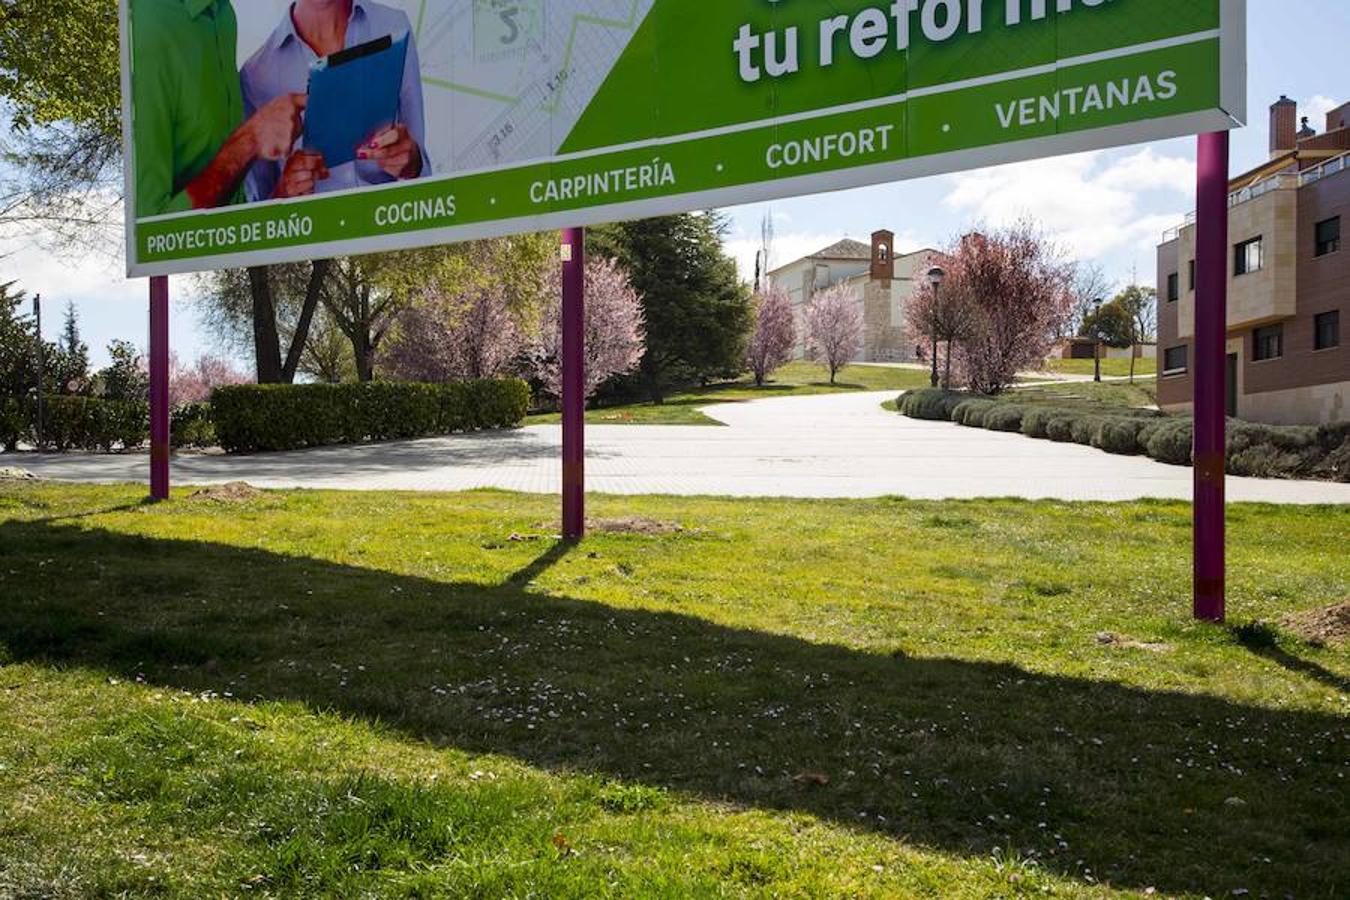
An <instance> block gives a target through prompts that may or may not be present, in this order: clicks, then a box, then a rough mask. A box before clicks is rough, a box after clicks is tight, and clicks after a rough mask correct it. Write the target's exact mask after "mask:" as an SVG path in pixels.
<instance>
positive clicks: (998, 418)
mask: <svg viewBox="0 0 1350 900" xmlns="http://www.w3.org/2000/svg"><path fill="white" fill-rule="evenodd" d="M1025 416H1026V409H1025V408H1024V407H1021V406H1018V405H1017V404H1016V403H996V404H995V405H994V408H993V409H991V410H989V411H988V412H986V413H985V414H984V427H985V428H988V429H989V430H990V431H1012V432H1020V431H1021V430H1022V420H1023V418H1024V417H1025Z"/></svg>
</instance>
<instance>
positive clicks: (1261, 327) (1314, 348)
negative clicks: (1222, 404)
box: [1158, 97, 1350, 424]
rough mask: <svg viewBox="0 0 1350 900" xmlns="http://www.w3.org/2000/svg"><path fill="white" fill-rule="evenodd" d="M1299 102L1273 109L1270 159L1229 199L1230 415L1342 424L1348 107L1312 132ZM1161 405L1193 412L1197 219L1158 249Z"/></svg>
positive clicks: (1349, 397) (1349, 400)
mask: <svg viewBox="0 0 1350 900" xmlns="http://www.w3.org/2000/svg"><path fill="white" fill-rule="evenodd" d="M1299 123H1300V119H1299V114H1298V104H1297V103H1295V102H1294V101H1293V100H1290V99H1288V98H1286V97H1281V98H1280V100H1279V102H1277V103H1275V104H1274V105H1273V106H1272V107H1271V109H1270V161H1269V162H1268V163H1266V164H1265V165H1262V166H1258V167H1257V168H1255V169H1253V170H1251V171H1250V172H1247V173H1245V174H1243V175H1241V176H1239V177H1237V178H1235V179H1233V181H1232V184H1231V188H1230V190H1231V194H1230V196H1229V199H1228V206H1229V213H1228V230H1229V239H1230V245H1231V246H1230V250H1229V259H1228V270H1229V285H1228V388H1229V390H1228V395H1229V400H1228V404H1229V409H1228V412H1229V415H1232V416H1236V417H1238V418H1242V419H1247V420H1250V421H1255V422H1269V423H1273V424H1323V423H1335V422H1346V421H1350V344H1347V341H1346V334H1345V325H1344V320H1345V317H1346V314H1347V312H1350V252H1348V251H1347V250H1346V249H1345V246H1344V244H1343V241H1342V237H1341V235H1342V229H1343V227H1344V224H1343V223H1344V222H1345V220H1346V219H1347V218H1350V104H1346V105H1343V106H1341V107H1340V108H1338V109H1335V110H1333V111H1332V112H1331V113H1329V114H1328V115H1327V121H1326V130H1325V131H1324V132H1323V133H1321V134H1318V133H1317V132H1316V131H1315V130H1314V129H1313V128H1312V127H1311V126H1310V124H1309V122H1308V119H1307V118H1306V117H1305V118H1303V119H1302V127H1300V124H1299ZM1158 297H1159V304H1158V372H1159V376H1158V403H1159V405H1160V406H1161V407H1162V408H1164V409H1166V410H1169V411H1178V412H1184V411H1188V410H1189V409H1190V408H1191V403H1192V391H1193V387H1192V378H1191V365H1192V361H1193V359H1194V349H1193V342H1194V335H1195V220H1194V216H1192V217H1189V218H1188V219H1187V221H1186V224H1185V225H1183V226H1182V227H1181V228H1179V229H1178V230H1177V231H1176V232H1174V233H1170V234H1168V235H1166V236H1164V243H1163V244H1162V245H1161V246H1159V247H1158Z"/></svg>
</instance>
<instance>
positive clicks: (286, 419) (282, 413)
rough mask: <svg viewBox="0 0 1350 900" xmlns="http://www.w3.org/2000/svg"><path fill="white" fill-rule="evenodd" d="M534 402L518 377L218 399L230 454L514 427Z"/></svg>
mask: <svg viewBox="0 0 1350 900" xmlns="http://www.w3.org/2000/svg"><path fill="white" fill-rule="evenodd" d="M529 404H530V389H529V386H528V385H527V384H525V382H523V381H520V380H518V379H502V380H483V381H465V382H459V383H456V384H408V383H403V382H374V383H368V384H341V385H332V384H297V385H234V386H230V387H222V388H217V389H216V390H215V391H214V392H213V393H212V395H211V410H212V418H213V420H214V423H215V430H216V436H217V438H218V440H219V443H220V446H221V447H223V448H224V449H225V450H227V451H228V452H230V453H255V452H260V451H264V452H265V451H280V450H298V449H301V448H303V447H323V446H332V445H335V444H355V443H360V442H362V441H367V440H371V441H384V440H406V439H410V438H418V437H428V436H431V435H439V434H452V433H454V432H459V431H478V430H483V429H491V428H508V427H512V426H514V425H518V424H520V422H521V420H523V419H524V418H525V414H526V412H527V411H528V410H529Z"/></svg>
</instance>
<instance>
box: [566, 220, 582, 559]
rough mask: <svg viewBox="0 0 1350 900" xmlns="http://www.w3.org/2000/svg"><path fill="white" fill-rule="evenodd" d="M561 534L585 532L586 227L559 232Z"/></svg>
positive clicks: (576, 538) (572, 537)
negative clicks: (560, 250)
mask: <svg viewBox="0 0 1350 900" xmlns="http://www.w3.org/2000/svg"><path fill="white" fill-rule="evenodd" d="M562 258H563V266H562V440H563V445H562V455H563V475H562V520H563V539H564V540H568V541H579V540H581V539H582V538H584V537H585V536H586V229H584V228H567V229H564V230H563V233H562Z"/></svg>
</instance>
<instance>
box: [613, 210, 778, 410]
mask: <svg viewBox="0 0 1350 900" xmlns="http://www.w3.org/2000/svg"><path fill="white" fill-rule="evenodd" d="M726 228H727V223H726V219H725V218H724V217H723V216H722V215H721V214H719V213H716V212H709V213H703V214H689V215H680V216H662V217H660V218H655V219H645V220H642V221H638V222H623V223H619V224H615V225H604V226H601V227H598V228H593V229H591V230H590V232H589V239H588V252H589V253H591V254H593V255H600V256H604V257H608V258H611V259H615V260H617V261H618V262H619V263H620V265H622V266H623V267H624V268H625V269H627V270H628V272H629V273H630V275H631V279H632V284H633V287H634V288H635V289H636V290H637V292H638V294H639V295H640V296H641V297H642V306H643V319H644V321H645V322H646V327H647V353H646V355H645V356H643V358H642V363H641V365H640V367H639V373H638V376H637V377H638V379H639V380H640V383H641V387H642V390H643V391H644V392H645V393H646V394H647V396H648V397H650V398H651V400H652V401H653V402H655V403H660V402H662V400H663V399H664V397H665V395H666V393H667V392H669V391H670V390H671V389H672V388H674V387H678V386H679V385H681V384H689V383H692V382H698V381H707V380H709V379H712V378H717V377H724V376H734V375H737V374H739V373H740V372H741V371H742V370H743V367H744V364H745V352H746V345H747V342H748V340H749V336H750V332H751V330H752V329H753V328H754V323H755V307H754V301H753V298H752V297H751V295H750V291H749V290H748V289H747V288H746V286H745V285H743V284H742V283H741V281H740V278H739V277H738V275H737V273H736V263H735V261H734V260H733V259H731V257H729V256H728V255H727V254H726V253H725V252H724V251H723V249H722V237H723V235H724V234H725V232H726Z"/></svg>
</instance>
